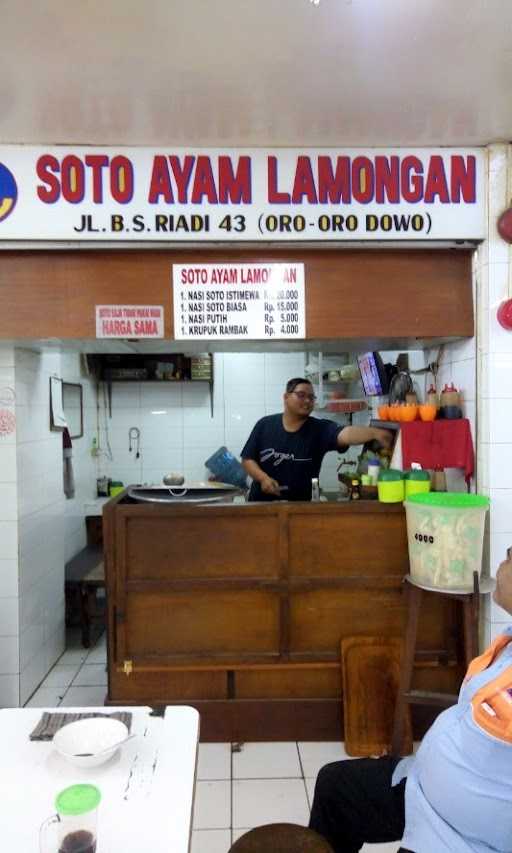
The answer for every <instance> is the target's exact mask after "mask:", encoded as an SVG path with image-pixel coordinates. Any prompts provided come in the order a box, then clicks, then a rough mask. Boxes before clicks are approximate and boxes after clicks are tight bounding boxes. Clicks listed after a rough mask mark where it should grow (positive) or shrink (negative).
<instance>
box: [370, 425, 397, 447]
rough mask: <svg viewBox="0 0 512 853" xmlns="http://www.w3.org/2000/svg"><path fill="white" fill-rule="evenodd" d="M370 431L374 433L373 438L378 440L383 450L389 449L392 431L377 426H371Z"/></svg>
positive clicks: (391, 441) (391, 442)
mask: <svg viewBox="0 0 512 853" xmlns="http://www.w3.org/2000/svg"><path fill="white" fill-rule="evenodd" d="M372 432H373V433H374V435H373V438H374V439H375V440H376V441H378V442H379V444H380V446H381V447H383V448H384V450H389V449H390V447H391V445H392V444H393V433H392V432H390V430H388V429H379V428H378V427H374V428H372Z"/></svg>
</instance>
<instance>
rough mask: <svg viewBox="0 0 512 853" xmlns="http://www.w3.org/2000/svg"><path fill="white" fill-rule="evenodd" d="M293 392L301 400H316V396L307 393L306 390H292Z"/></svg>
mask: <svg viewBox="0 0 512 853" xmlns="http://www.w3.org/2000/svg"><path fill="white" fill-rule="evenodd" d="M291 393H292V394H295V395H296V396H297V397H298V398H299V400H310V401H311V402H312V403H314V402H315V400H316V397H315V395H314V394H306V392H305V391H292V392H291Z"/></svg>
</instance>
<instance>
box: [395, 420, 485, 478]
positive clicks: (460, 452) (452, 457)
mask: <svg viewBox="0 0 512 853" xmlns="http://www.w3.org/2000/svg"><path fill="white" fill-rule="evenodd" d="M400 432H401V435H402V459H403V467H404V468H410V467H411V464H412V463H413V462H419V463H420V465H421V467H422V468H431V469H434V470H436V469H441V468H462V469H463V470H464V476H465V478H466V481H468V482H469V480H470V479H471V477H472V475H473V472H474V470H475V453H474V450H473V439H472V438H471V427H470V424H469V421H468V419H467V418H459V419H458V420H453V421H451V420H446V421H445V420H439V421H431V422H429V423H424V422H423V421H413V422H412V423H410V424H406V423H404V424H401V429H400Z"/></svg>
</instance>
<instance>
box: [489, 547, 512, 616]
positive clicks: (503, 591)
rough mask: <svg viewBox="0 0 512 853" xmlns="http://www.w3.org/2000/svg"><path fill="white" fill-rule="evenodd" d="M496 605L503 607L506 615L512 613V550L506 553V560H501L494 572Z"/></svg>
mask: <svg viewBox="0 0 512 853" xmlns="http://www.w3.org/2000/svg"><path fill="white" fill-rule="evenodd" d="M493 597H494V600H495V602H496V604H499V606H500V607H503V610H506V611H507V613H512V548H509V549H508V551H507V559H506V560H503V562H502V563H501V564H500V566H499V568H498V571H497V572H496V589H495V590H494V596H493Z"/></svg>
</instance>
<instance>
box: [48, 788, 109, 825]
mask: <svg viewBox="0 0 512 853" xmlns="http://www.w3.org/2000/svg"><path fill="white" fill-rule="evenodd" d="M100 800H101V792H100V789H99V788H97V787H96V785H86V784H84V785H71V786H70V787H69V788H64V790H63V791H61V792H60V793H59V794H57V796H56V797H55V809H56V810H57V812H58V813H59V814H60V815H65V816H66V817H71V816H75V817H77V816H78V815H83V814H87V812H91V811H93V810H94V809H96V808H97V807H98V806H99V804H100Z"/></svg>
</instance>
